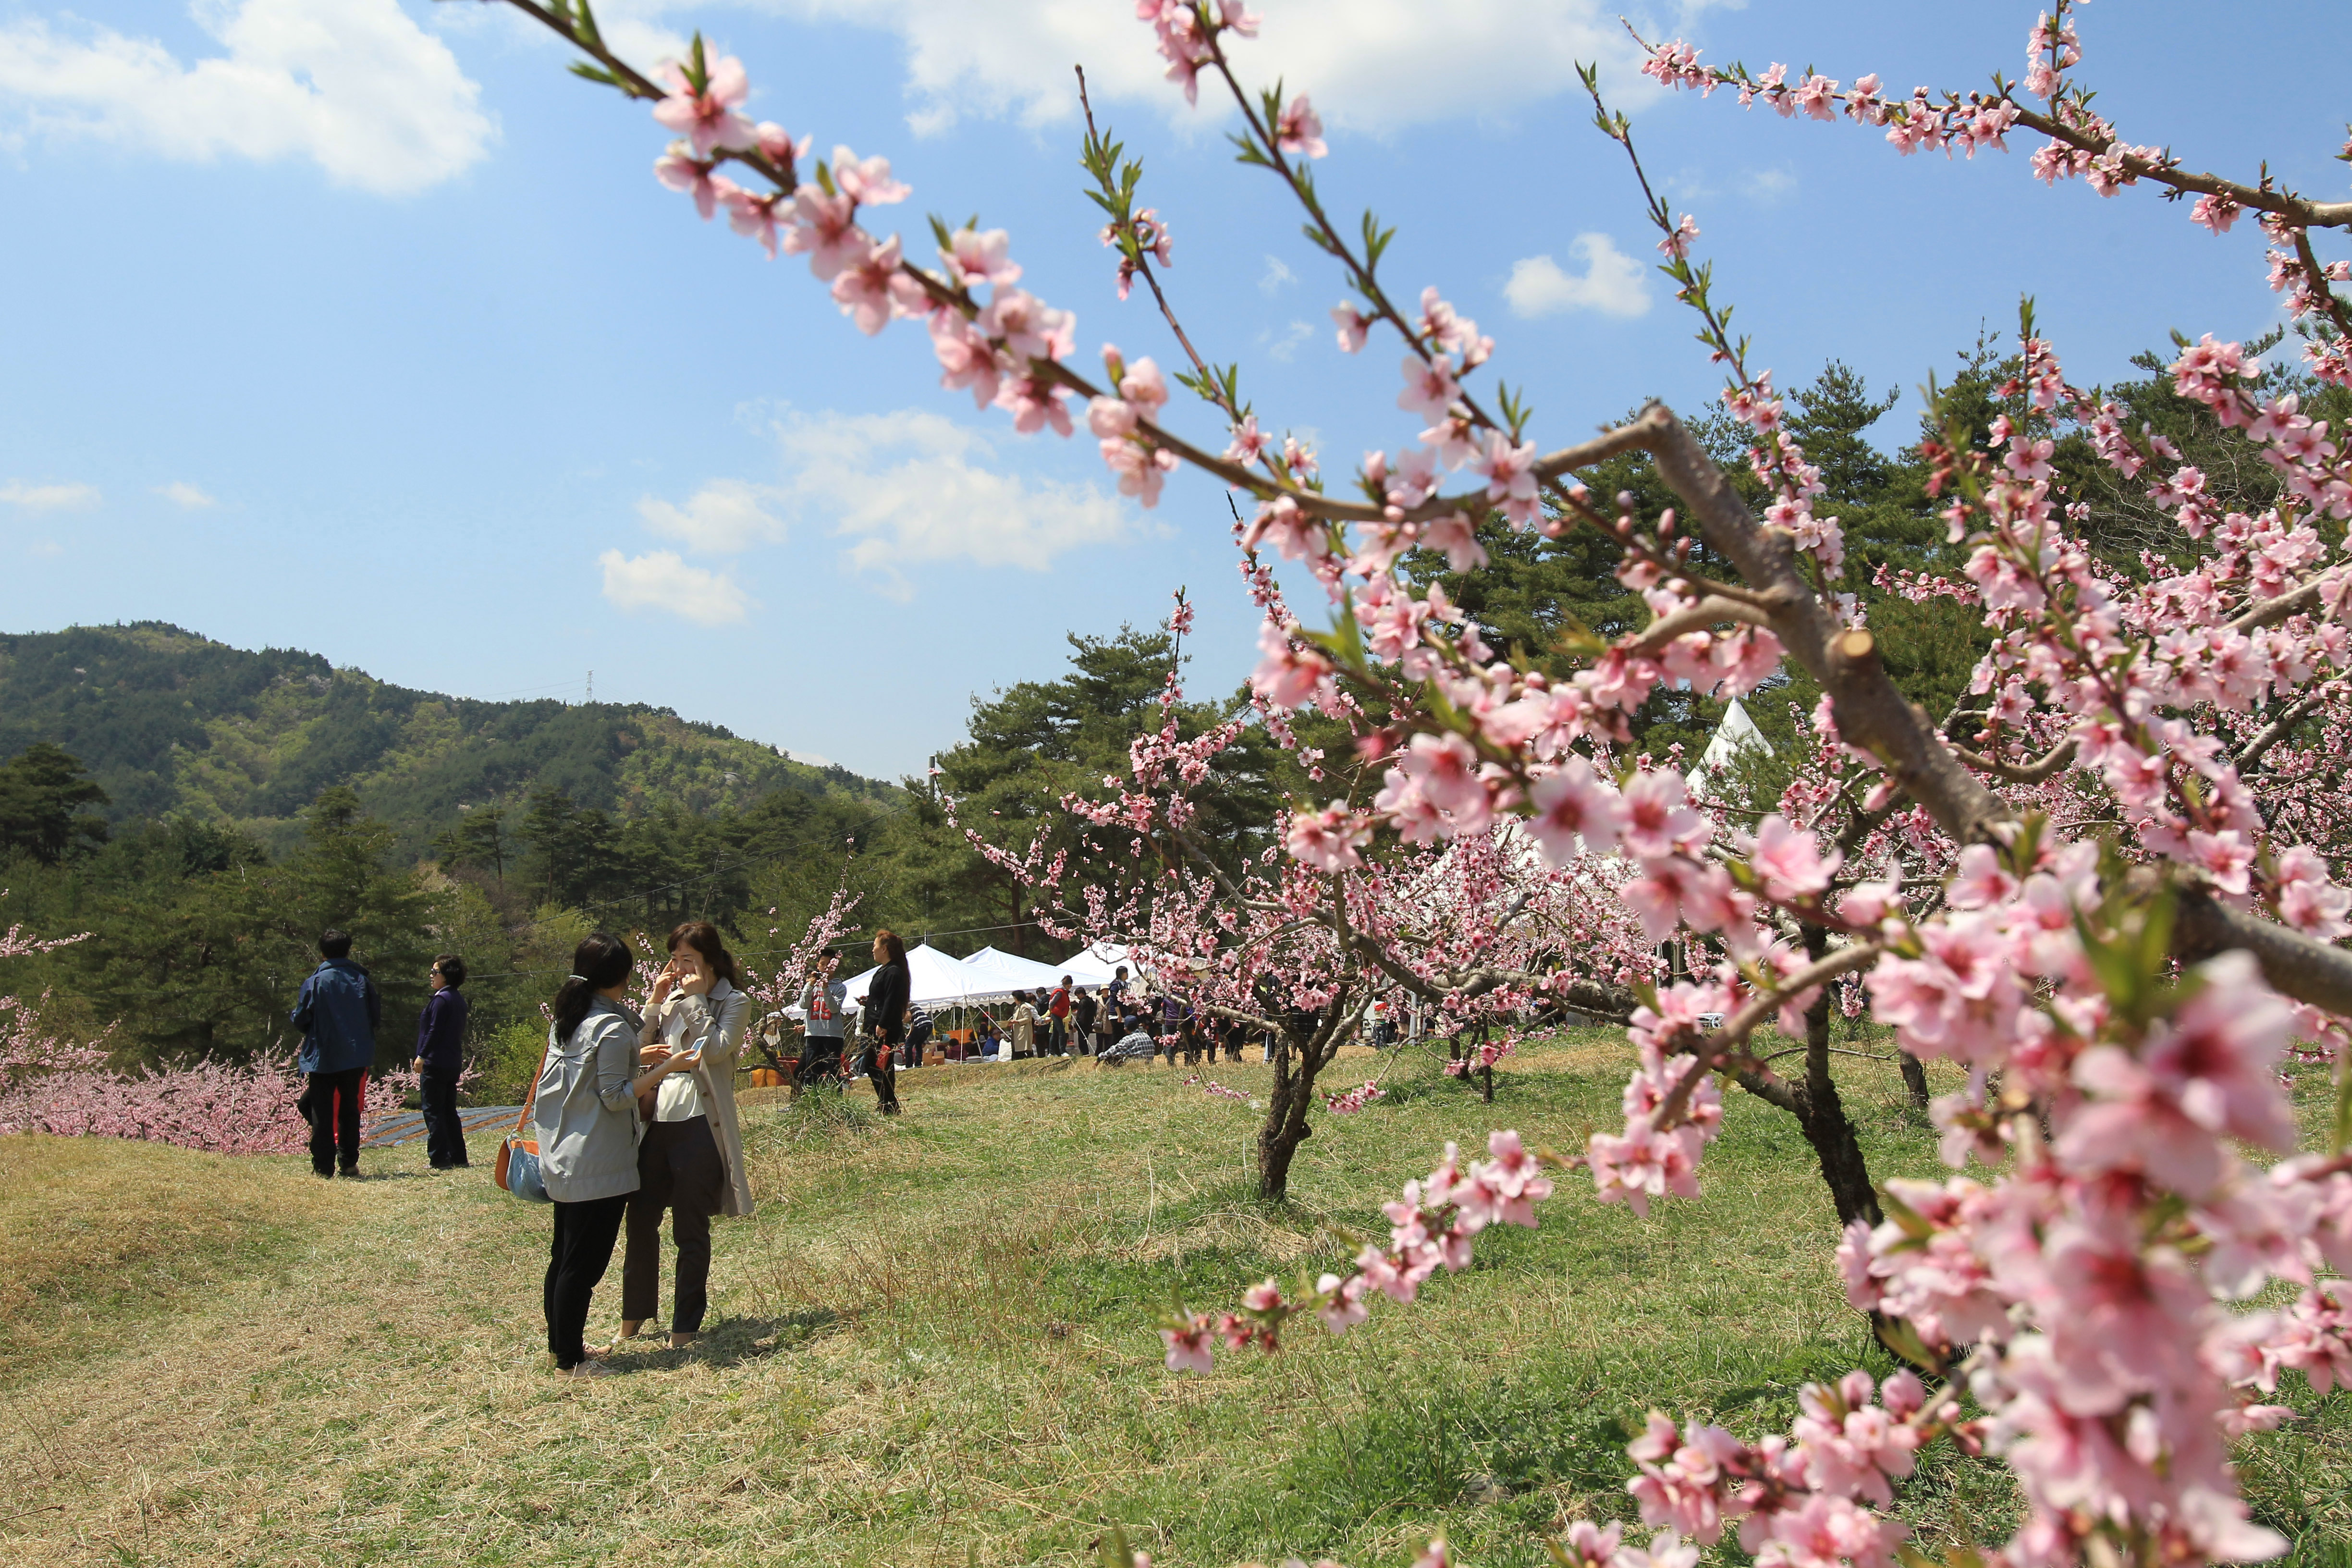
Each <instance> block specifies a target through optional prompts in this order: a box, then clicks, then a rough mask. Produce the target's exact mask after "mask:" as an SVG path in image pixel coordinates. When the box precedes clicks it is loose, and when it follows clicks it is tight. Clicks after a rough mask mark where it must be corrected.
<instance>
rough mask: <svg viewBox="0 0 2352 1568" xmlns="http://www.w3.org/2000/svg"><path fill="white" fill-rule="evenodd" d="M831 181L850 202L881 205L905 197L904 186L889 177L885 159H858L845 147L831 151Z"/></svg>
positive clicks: (887, 161) (906, 191) (887, 164)
mask: <svg viewBox="0 0 2352 1568" xmlns="http://www.w3.org/2000/svg"><path fill="white" fill-rule="evenodd" d="M833 183H834V184H835V186H837V187H839V189H840V191H841V194H842V195H845V196H847V197H848V198H849V199H850V200H851V201H854V202H857V203H860V204H862V205H866V206H881V205H885V204H887V203H890V202H903V201H905V200H906V199H907V195H908V190H907V187H906V186H905V185H903V184H900V183H899V182H898V181H896V180H894V179H892V178H891V177H890V160H889V159H887V158H862V159H861V158H860V157H858V155H857V154H856V153H853V152H851V151H850V150H849V149H848V148H846V147H835V149H834V150H833Z"/></svg>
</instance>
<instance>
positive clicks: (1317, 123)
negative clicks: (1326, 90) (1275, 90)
mask: <svg viewBox="0 0 2352 1568" xmlns="http://www.w3.org/2000/svg"><path fill="white" fill-rule="evenodd" d="M1274 144H1275V146H1276V148H1278V149H1280V150H1281V151H1282V152H1285V153H1293V154H1298V155H1303V156H1306V157H1308V158H1320V157H1322V156H1323V155H1324V154H1325V153H1328V152H1329V151H1330V149H1329V148H1328V147H1327V146H1325V145H1324V144H1323V121H1322V120H1321V118H1320V117H1318V115H1317V114H1316V112H1315V106H1314V105H1313V104H1311V103H1309V102H1307V95H1306V94H1305V93H1303V92H1302V93H1300V94H1299V95H1298V96H1297V98H1294V99H1292V100H1290V101H1289V102H1288V103H1286V104H1284V105H1283V106H1282V118H1281V119H1279V120H1277V121H1275V125H1274Z"/></svg>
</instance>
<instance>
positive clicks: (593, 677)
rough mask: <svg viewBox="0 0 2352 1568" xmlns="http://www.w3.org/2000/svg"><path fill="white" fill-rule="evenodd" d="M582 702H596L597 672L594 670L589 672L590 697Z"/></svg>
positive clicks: (584, 698)
mask: <svg viewBox="0 0 2352 1568" xmlns="http://www.w3.org/2000/svg"><path fill="white" fill-rule="evenodd" d="M581 700H582V701H583V702H593V701H595V700H596V672H595V671H594V670H593V669H592V670H590V671H589V672H588V695H587V696H585V697H583V698H582V699H581Z"/></svg>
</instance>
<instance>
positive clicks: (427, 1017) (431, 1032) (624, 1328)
mask: <svg viewBox="0 0 2352 1568" xmlns="http://www.w3.org/2000/svg"><path fill="white" fill-rule="evenodd" d="M351 952H352V939H351V937H350V935H349V934H348V933H346V932H343V931H328V932H326V933H325V934H324V935H322V936H321V937H320V940H319V956H320V963H319V967H318V968H317V969H316V970H315V971H313V972H312V973H311V974H310V977H309V978H308V979H306V980H305V981H303V983H302V988H301V991H300V994H299V995H298V997H297V998H296V1000H295V1005H294V1011H293V1015H292V1017H293V1022H294V1025H295V1026H296V1027H297V1028H298V1029H299V1030H300V1031H301V1032H302V1046H301V1049H300V1052H299V1057H298V1058H297V1065H298V1067H299V1068H300V1070H301V1072H302V1073H303V1075H304V1088H303V1092H302V1095H301V1099H300V1100H299V1110H301V1113H302V1115H303V1117H304V1119H305V1120H307V1121H309V1123H310V1162H311V1168H312V1169H313V1170H314V1171H315V1172H317V1173H318V1174H319V1175H320V1176H321V1177H324V1178H329V1179H332V1178H334V1177H336V1176H338V1175H341V1176H343V1177H351V1176H355V1175H357V1174H358V1172H359V1159H360V1142H361V1137H362V1117H363V1111H364V1101H365V1098H366V1090H367V1073H368V1068H370V1067H371V1066H372V1065H373V1062H374V1060H375V1053H376V1035H377V1033H378V1031H379V1030H380V1029H381V1028H382V1027H383V997H382V995H381V994H380V993H379V992H378V991H377V990H376V986H375V982H374V980H373V978H372V977H371V976H370V975H369V973H368V972H367V971H366V970H365V969H364V968H362V966H361V965H359V964H358V963H354V962H353V961H352V956H351ZM667 952H668V962H667V964H666V965H665V966H664V967H663V969H662V971H661V973H659V974H658V975H656V977H655V979H654V982H653V984H652V987H651V989H650V990H649V992H648V993H647V994H646V999H645V1005H644V1008H643V1010H642V1011H640V1010H638V1009H637V1008H635V1007H634V1006H632V1005H631V1003H630V999H629V990H630V982H631V980H632V979H633V977H634V974H635V965H634V963H632V961H631V959H630V956H629V951H628V948H627V947H626V946H625V944H624V943H623V942H620V941H619V940H618V939H617V938H614V937H612V936H608V935H605V934H604V933H602V932H598V933H596V934H593V935H591V936H589V937H587V938H585V939H583V941H582V942H581V943H580V944H579V946H578V948H577V949H575V950H574V952H573V953H572V971H571V973H569V974H567V975H566V976H565V977H564V980H563V983H562V985H561V986H560V987H559V988H558V989H557V991H556V994H555V998H554V1001H553V1003H552V1004H551V1009H550V1011H551V1024H550V1026H549V1029H548V1039H547V1049H546V1053H545V1055H544V1056H543V1057H542V1058H541V1063H540V1068H539V1072H538V1074H537V1076H536V1078H535V1079H533V1082H532V1087H531V1090H530V1101H529V1104H528V1105H527V1106H526V1108H525V1110H524V1112H523V1119H522V1123H521V1124H522V1125H525V1126H528V1127H529V1128H530V1131H531V1133H532V1135H533V1136H534V1137H535V1139H536V1142H537V1149H538V1174H539V1180H540V1183H541V1185H542V1186H543V1188H544V1191H545V1195H546V1196H547V1198H548V1199H549V1201H550V1204H551V1207H552V1209H553V1211H554V1215H553V1224H552V1226H551V1238H550V1244H549V1253H548V1264H547V1275H546V1280H545V1286H544V1291H543V1301H542V1306H543V1309H544V1311H545V1315H546V1320H547V1348H548V1351H549V1352H550V1353H551V1355H552V1356H553V1357H554V1359H555V1364H556V1366H557V1368H558V1369H559V1370H560V1371H562V1372H563V1373H566V1374H567V1375H570V1376H574V1377H594V1376H600V1375H603V1374H604V1373H605V1372H607V1371H608V1370H609V1364H608V1363H607V1361H606V1359H605V1358H606V1356H607V1354H608V1352H610V1351H611V1350H612V1349H614V1347H615V1346H617V1345H618V1344H619V1343H620V1342H621V1341H623V1340H627V1339H632V1338H635V1337H636V1336H638V1335H639V1334H640V1333H641V1332H642V1331H644V1329H645V1326H646V1324H647V1323H648V1322H650V1321H653V1320H654V1319H655V1318H656V1315H657V1308H658V1300H659V1295H660V1285H661V1230H662V1221H663V1218H664V1217H665V1215H667V1218H668V1220H669V1226H670V1239H671V1244H672V1247H673V1249H674V1251H675V1253H676V1272H675V1276H674V1280H673V1283H672V1288H671V1292H670V1308H671V1310H670V1323H669V1343H670V1344H671V1345H672V1346H673V1347H683V1346H685V1345H688V1344H690V1343H692V1342H693V1341H694V1339H695V1337H696V1336H697V1335H698V1334H699V1333H700V1332H701V1331H702V1325H703V1320H704V1318H705V1317H706V1316H707V1314H708V1312H709V1279H710V1222H711V1221H712V1219H714V1218H715V1217H717V1216H719V1215H748V1214H750V1213H751V1208H752V1198H751V1184H750V1181H749V1179H748V1177H747V1175H746V1173H745V1171H744V1166H743V1140H742V1131H741V1123H740V1119H739V1117H738V1114H737V1111H736V1105H735V1077H736V1068H737V1067H738V1065H739V1062H740V1058H741V1056H742V1052H743V1049H744V1047H745V1044H746V1041H747V1037H748V1036H749V1034H750V1031H751V996H750V995H749V994H748V993H747V991H746V990H745V988H744V984H743V979H742V976H741V974H740V972H739V971H738V969H737V966H736V963H735V959H734V956H733V955H732V954H731V953H730V952H728V950H727V946H726V943H725V942H724V940H723V938H722V937H721V935H720V933H719V929H718V928H717V927H716V926H714V925H712V924H710V923H709V921H688V922H686V923H684V924H682V925H680V926H678V927H677V929H676V930H674V931H671V932H670V934H669V942H668V947H667ZM873 954H874V962H875V963H876V964H877V966H878V967H877V969H876V970H875V971H874V973H872V975H871V976H870V977H869V978H868V980H867V984H866V994H865V996H864V997H863V998H862V999H861V1000H860V1001H858V1002H857V1003H856V1004H855V1005H853V1004H852V1002H851V1000H850V998H849V995H848V991H847V987H846V985H845V984H844V983H843V982H842V981H841V980H840V979H839V978H838V977H837V975H836V973H835V971H836V970H837V969H838V967H839V956H838V955H837V954H835V953H834V952H824V953H823V954H821V955H820V957H819V959H818V962H817V967H816V971H815V973H814V974H812V975H811V976H810V977H809V979H808V981H807V983H806V984H804V985H803V987H802V989H801V992H800V995H799V998H798V1006H797V1008H796V1009H795V1010H796V1011H797V1012H799V1014H800V1015H801V1017H800V1019H799V1026H800V1031H801V1039H800V1042H799V1055H798V1058H797V1059H796V1060H795V1061H794V1062H793V1064H792V1070H793V1079H792V1081H793V1095H794V1097H795V1098H797V1097H798V1096H799V1095H800V1094H801V1093H802V1092H803V1091H804V1090H806V1089H810V1088H812V1087H816V1086H821V1085H825V1084H831V1085H833V1086H835V1088H836V1089H838V1088H840V1087H843V1086H845V1085H846V1084H847V1083H849V1082H851V1081H853V1080H856V1079H864V1080H866V1081H867V1082H869V1083H870V1084H871V1085H872V1087H873V1090H874V1095H875V1100H876V1103H877V1106H878V1108H879V1109H880V1110H881V1111H882V1113H883V1114H884V1115H889V1116H895V1115H897V1114H898V1068H900V1067H902V1066H904V1067H914V1066H919V1065H922V1064H923V1063H924V1062H926V1061H927V1060H929V1061H939V1062H949V1063H960V1062H967V1061H1017V1060H1021V1059H1023V1058H1045V1057H1074V1056H1075V1057H1084V1056H1093V1057H1096V1058H1099V1059H1100V1060H1101V1061H1103V1062H1104V1063H1105V1064H1106V1065H1114V1066H1115V1065H1118V1064H1121V1063H1125V1062H1129V1061H1144V1062H1150V1061H1153V1060H1156V1059H1158V1058H1160V1057H1161V1056H1163V1055H1164V1056H1165V1057H1166V1058H1167V1060H1168V1061H1169V1062H1170V1063H1171V1065H1172V1064H1174V1063H1175V1062H1176V1061H1177V1059H1178V1058H1179V1057H1180V1056H1181V1058H1182V1059H1183V1060H1184V1061H1186V1062H1187V1063H1191V1064H1193V1065H1198V1064H1199V1063H1200V1062H1201V1060H1202V1058H1203V1057H1206V1058H1208V1059H1209V1060H1211V1061H1214V1060H1215V1059H1216V1058H1217V1056H1218V1055H1219V1053H1220V1052H1222V1053H1223V1055H1224V1057H1225V1058H1226V1059H1227V1060H1229V1061H1239V1060H1240V1059H1241V1056H1242V1050H1243V1047H1244V1045H1245V1043H1247V1041H1248V1039H1249V1038H1250V1036H1251V1033H1252V1031H1251V1029H1250V1028H1249V1027H1248V1026H1245V1025H1244V1024H1243V1023H1242V1022H1241V1021H1239V1020H1237V1019H1233V1018H1227V1017H1224V1016H1221V1015H1216V1014H1204V1013H1203V1012H1202V1011H1201V1010H1198V1009H1196V1008H1195V1007H1194V1006H1193V1005H1192V1003H1191V1002H1189V1001H1187V1000H1186V999H1185V998H1184V997H1183V996H1181V995H1180V994H1178V993H1177V992H1176V991H1174V990H1172V989H1162V990H1161V991H1160V992H1158V993H1157V994H1144V993H1143V992H1142V991H1141V989H1140V988H1139V987H1138V986H1137V985H1135V984H1132V983H1131V982H1130V981H1129V977H1128V971H1127V969H1126V968H1125V966H1121V967H1119V969H1118V972H1117V973H1116V974H1115V975H1114V977H1113V978H1112V979H1111V981H1110V982H1109V983H1108V984H1106V985H1102V986H1099V987H1083V986H1078V985H1075V984H1072V980H1071V976H1069V975H1064V976H1063V977H1062V980H1061V984H1058V985H1056V986H1054V987H1052V988H1050V989H1039V990H1034V991H1019V992H1015V993H1013V1001H1012V1005H1011V1007H1010V1009H1009V1010H1007V1011H1006V1012H1005V1014H1004V1016H1002V1017H999V1016H996V1014H995V1013H993V1012H991V1011H989V1010H986V1009H981V1010H980V1011H979V1018H978V1022H977V1024H976V1026H973V1027H971V1028H968V1029H959V1030H954V1031H950V1032H949V1033H947V1034H944V1035H938V1031H937V1030H936V1029H935V1027H934V1024H933V1021H932V1020H931V1019H930V1017H929V1016H928V1015H926V1014H925V1013H924V1012H923V1011H922V1009H920V1008H919V1007H916V1006H914V1005H912V999H911V984H910V979H909V975H908V967H907V950H906V944H905V942H903V941H902V940H901V939H900V938H899V937H898V934H897V933H896V932H893V931H880V932H877V934H876V936H875V938H874V943H873ZM428 978H429V980H430V983H431V986H432V994H431V997H430V999H429V1000H428V1001H427V1002H426V1004H425V1008H424V1010H423V1014H422V1016H420V1017H419V1019H418V1021H417V1029H416V1046H415V1053H414V1055H413V1058H412V1062H413V1065H414V1068H415V1072H416V1074H417V1079H418V1100H419V1104H420V1107H421V1109H422V1110H423V1113H424V1120H425V1156H426V1159H427V1162H428V1163H430V1164H431V1166H432V1167H433V1168H434V1169H435V1170H436V1171H446V1170H457V1169H462V1168H465V1167H466V1166H467V1164H468V1161H467V1149H466V1137H465V1129H464V1127H463V1126H462V1125H461V1123H460V1121H459V1117H458V1111H457V1084H458V1079H459V1077H460V1075H461V1073H462V1071H463V1068H464V1061H463V1047H464V1039H465V1034H466V1025H467V1003H466V998H465V995H464V994H463V990H462V987H463V986H464V985H465V983H466V963H465V960H464V959H463V958H462V957H460V956H458V955H457V954H456V953H443V954H441V955H440V956H438V957H436V959H435V960H434V961H433V964H432V968H431V971H430V973H429V975H428ZM781 1023H782V1016H781V1015H779V1016H774V1017H771V1018H770V1019H768V1020H765V1021H764V1023H763V1026H762V1030H761V1033H762V1037H763V1038H764V1039H765V1040H766V1041H767V1042H768V1044H769V1047H770V1054H771V1059H772V1060H776V1059H779V1058H776V1057H775V1056H774V1048H775V1047H776V1046H777V1045H780V1044H781V1043H782V1037H781V1031H780V1029H779V1028H778V1026H780V1025H781ZM935 1035H938V1038H937V1041H936V1043H934V1036H935ZM1260 1043H1261V1049H1262V1052H1263V1053H1264V1054H1265V1055H1266V1056H1271V1054H1272V1050H1273V1041H1272V1038H1271V1037H1265V1038H1263V1039H1262V1040H1261V1042H1260ZM500 1180H501V1184H504V1183H505V1177H504V1176H501V1178H500ZM616 1246H618V1247H622V1248H623V1253H622V1264H621V1327H620V1334H619V1337H618V1338H616V1339H615V1340H614V1341H613V1342H611V1343H608V1344H606V1345H604V1346H602V1347H593V1348H592V1347H591V1346H589V1345H588V1344H587V1342H586V1337H587V1323H588V1315H589V1306H590V1302H591V1300H592V1298H593V1294H594V1292H595V1289H596V1288H597V1286H598V1285H599V1284H601V1283H602V1282H603V1280H604V1275H605V1273H606V1272H607V1271H608V1269H609V1268H611V1265H612V1258H613V1251H614V1247H616Z"/></svg>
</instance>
